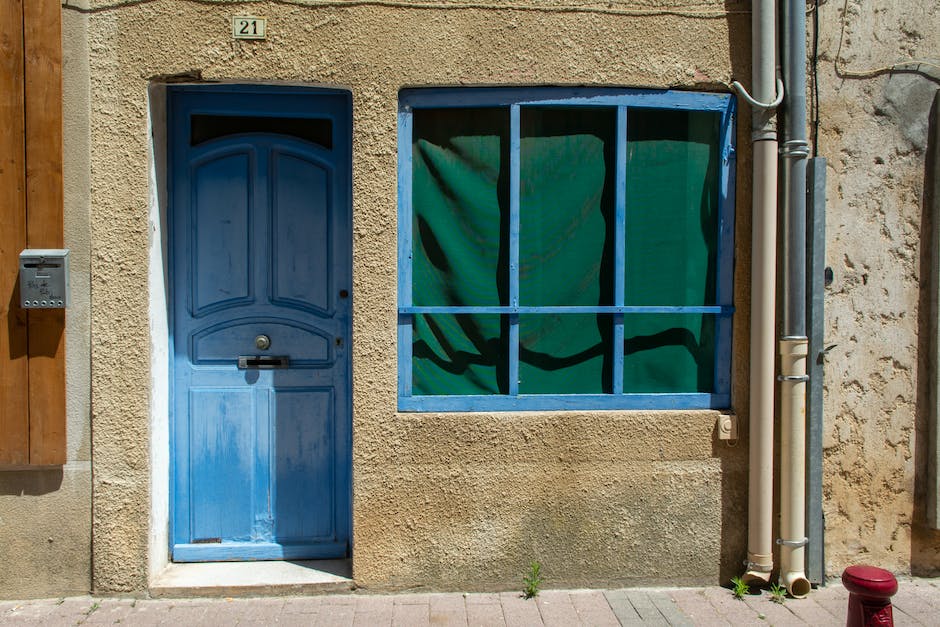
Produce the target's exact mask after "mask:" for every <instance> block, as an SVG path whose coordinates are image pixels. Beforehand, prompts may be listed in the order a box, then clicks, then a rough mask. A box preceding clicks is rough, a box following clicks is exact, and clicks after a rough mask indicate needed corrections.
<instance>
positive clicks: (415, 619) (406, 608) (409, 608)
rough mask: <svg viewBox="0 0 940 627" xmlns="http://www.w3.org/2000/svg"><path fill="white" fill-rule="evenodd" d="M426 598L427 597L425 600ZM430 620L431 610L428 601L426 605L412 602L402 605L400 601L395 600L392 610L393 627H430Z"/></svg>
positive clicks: (408, 601)
mask: <svg viewBox="0 0 940 627" xmlns="http://www.w3.org/2000/svg"><path fill="white" fill-rule="evenodd" d="M426 598H427V597H426V595H425V599H426ZM430 620H431V610H430V607H429V603H428V602H427V601H425V602H424V603H416V602H413V601H412V600H407V601H406V602H404V603H400V602H399V600H398V599H396V600H395V604H394V606H393V609H392V625H393V627H422V626H425V625H429V624H430Z"/></svg>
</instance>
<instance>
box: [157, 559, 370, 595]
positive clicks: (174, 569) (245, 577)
mask: <svg viewBox="0 0 940 627" xmlns="http://www.w3.org/2000/svg"><path fill="white" fill-rule="evenodd" d="M354 587H355V584H354V583H353V580H352V563H351V560H348V559H342V560H296V561H289V562H288V561H270V562H200V563H187V564H169V565H168V566H167V567H166V568H165V569H164V570H163V572H161V573H160V574H159V575H157V577H156V578H155V579H154V580H153V582H152V583H151V585H150V596H152V597H177V598H178V597H236V596H241V597H245V596H284V595H295V594H296V595H300V594H327V593H335V592H348V591H350V590H352V589H353V588H354Z"/></svg>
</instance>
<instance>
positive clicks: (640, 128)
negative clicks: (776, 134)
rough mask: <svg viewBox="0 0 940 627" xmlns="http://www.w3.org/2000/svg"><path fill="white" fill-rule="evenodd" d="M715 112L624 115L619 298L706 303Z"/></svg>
mask: <svg viewBox="0 0 940 627" xmlns="http://www.w3.org/2000/svg"><path fill="white" fill-rule="evenodd" d="M719 122H720V118H719V115H718V113H713V112H703V111H691V112H690V111H660V110H637V109H631V110H630V111H629V112H628V115H627V222H626V264H625V295H626V304H627V305H713V304H715V299H716V294H715V274H716V266H715V264H716V260H717V254H718V173H719V167H720V159H719V144H718V139H719Z"/></svg>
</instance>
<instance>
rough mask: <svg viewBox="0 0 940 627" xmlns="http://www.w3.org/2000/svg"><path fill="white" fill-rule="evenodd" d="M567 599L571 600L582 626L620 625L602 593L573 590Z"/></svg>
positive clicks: (605, 626) (603, 626) (604, 626)
mask: <svg viewBox="0 0 940 627" xmlns="http://www.w3.org/2000/svg"><path fill="white" fill-rule="evenodd" d="M568 598H569V599H571V604H572V605H573V606H574V609H575V610H576V611H577V612H578V620H579V621H580V623H581V624H582V625H595V626H597V627H607V626H613V625H620V621H618V620H617V616H616V615H615V614H614V611H613V610H612V609H611V608H610V603H608V602H607V597H605V596H604V593H603V592H601V591H599V590H574V591H572V592H569V593H568Z"/></svg>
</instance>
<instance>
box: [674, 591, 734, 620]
mask: <svg viewBox="0 0 940 627" xmlns="http://www.w3.org/2000/svg"><path fill="white" fill-rule="evenodd" d="M670 596H671V597H672V600H673V601H675V602H676V606H677V607H678V608H679V610H680V611H681V612H682V613H683V614H685V615H686V616H688V617H689V619H690V620H692V622H693V623H694V624H695V625H708V626H710V627H717V626H719V625H721V626H725V625H728V624H729V623H728V621H727V620H725V619H724V617H723V616H722V615H721V614H720V613H719V612H718V610H717V609H715V607H714V606H713V605H712V604H711V603H709V602H708V599H706V598H705V591H704V590H694V589H685V588H683V589H677V590H673V591H672V592H670Z"/></svg>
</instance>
